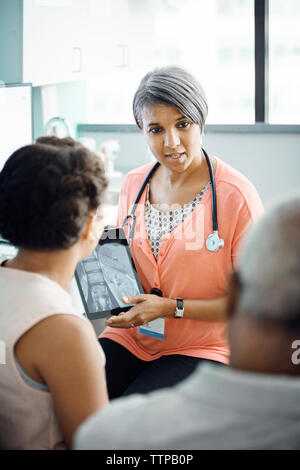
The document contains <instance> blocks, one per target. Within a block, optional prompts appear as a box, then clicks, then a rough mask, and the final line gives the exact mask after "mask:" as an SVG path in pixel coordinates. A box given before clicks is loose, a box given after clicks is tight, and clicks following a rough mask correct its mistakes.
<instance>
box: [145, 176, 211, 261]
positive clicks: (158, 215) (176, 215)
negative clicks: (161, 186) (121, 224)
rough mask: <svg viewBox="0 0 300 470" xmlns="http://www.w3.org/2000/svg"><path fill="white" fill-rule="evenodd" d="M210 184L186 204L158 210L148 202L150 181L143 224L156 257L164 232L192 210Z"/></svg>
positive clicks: (167, 231) (173, 226)
mask: <svg viewBox="0 0 300 470" xmlns="http://www.w3.org/2000/svg"><path fill="white" fill-rule="evenodd" d="M209 186H210V182H209V183H208V184H207V185H206V186H205V188H203V189H202V190H201V191H200V193H199V194H197V196H196V197H195V198H194V199H193V200H192V201H191V202H188V203H187V204H184V205H183V206H178V208H176V209H175V210H171V211H160V210H158V209H156V208H155V207H153V206H152V204H151V203H150V197H149V195H150V181H149V183H148V187H147V197H146V207H145V225H146V232H147V235H148V238H149V242H150V246H151V249H152V253H153V255H154V257H155V259H157V255H158V252H159V248H160V245H161V242H162V237H163V235H165V234H166V233H170V232H173V230H175V228H176V227H178V225H180V224H181V223H182V222H183V221H184V220H185V219H186V217H187V216H188V215H189V214H190V213H191V212H193V210H194V209H195V207H196V206H197V204H199V202H200V201H201V199H202V198H203V196H204V195H205V193H206V191H207V190H208V188H209Z"/></svg>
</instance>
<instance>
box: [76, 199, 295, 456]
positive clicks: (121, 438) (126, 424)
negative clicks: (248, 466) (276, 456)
mask: <svg viewBox="0 0 300 470" xmlns="http://www.w3.org/2000/svg"><path fill="white" fill-rule="evenodd" d="M228 317H229V324H228V334H229V342H230V347H231V357H230V366H229V367H218V366H216V365H200V366H199V368H198V369H197V370H196V372H195V373H194V374H193V375H192V376H191V377H190V378H188V379H186V380H185V381H184V382H182V383H181V384H179V385H177V386H176V387H174V388H172V389H164V390H162V391H157V392H153V393H151V394H149V395H137V394H136V395H132V396H130V397H128V398H121V399H118V400H115V401H113V403H112V404H110V405H109V406H107V407H106V408H104V409H102V410H100V411H99V412H97V413H96V414H94V415H92V416H91V417H89V418H88V419H87V420H86V422H85V423H84V424H83V425H82V426H81V427H80V428H79V431H78V432H77V434H76V437H75V441H74V447H75V448H76V449H164V450H167V449H175V450H177V449H299V448H300V406H299V403H300V193H299V192H298V193H297V194H293V195H292V196H290V197H289V198H286V199H284V200H281V201H277V203H276V204H275V205H274V206H273V207H272V208H270V210H269V211H268V212H266V215H265V216H264V217H263V218H262V219H261V220H260V222H258V223H257V225H255V227H253V229H252V231H251V232H250V234H249V236H248V237H246V240H245V242H244V244H243V245H242V250H241V253H240V260H239V268H238V270H237V272H235V273H233V274H232V276H231V282H230V293H229V296H228Z"/></svg>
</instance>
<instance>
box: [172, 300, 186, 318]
mask: <svg viewBox="0 0 300 470" xmlns="http://www.w3.org/2000/svg"><path fill="white" fill-rule="evenodd" d="M176 301H177V307H176V310H175V312H174V318H182V317H183V313H184V307H183V299H181V298H180V297H176Z"/></svg>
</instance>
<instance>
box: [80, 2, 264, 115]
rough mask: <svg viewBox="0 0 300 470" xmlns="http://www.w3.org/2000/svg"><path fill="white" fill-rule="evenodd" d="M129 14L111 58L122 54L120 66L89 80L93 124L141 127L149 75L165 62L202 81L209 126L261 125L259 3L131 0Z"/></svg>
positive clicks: (89, 108) (111, 67) (89, 110)
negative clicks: (136, 110) (135, 112)
mask: <svg viewBox="0 0 300 470" xmlns="http://www.w3.org/2000/svg"><path fill="white" fill-rule="evenodd" d="M123 3H124V2H123ZM141 3H142V5H143V8H141V6H139V5H141ZM127 14H128V19H129V20H128V21H129V23H128V21H126V20H125V19H124V28H125V29H126V28H128V24H130V27H129V30H126V31H125V29H124V41H123V42H122V34H120V30H118V37H119V38H120V39H119V45H118V46H114V51H112V54H111V56H114V54H115V52H116V50H118V52H119V54H121V55H122V58H121V60H120V63H119V65H116V66H113V65H112V66H110V67H109V68H108V70H106V71H105V72H104V73H100V74H99V75H97V76H95V77H93V78H91V79H89V80H88V82H87V91H88V121H89V122H90V123H100V124H101V123H102V124H133V123H134V120H133V116H132V99H133V95H134V92H135V90H136V88H137V86H138V84H139V82H140V80H141V78H142V77H143V76H144V75H145V74H146V73H147V72H148V71H150V70H152V69H153V68H154V67H159V66H163V65H181V66H183V67H185V68H187V69H188V70H189V71H190V72H192V73H193V74H194V75H195V76H196V77H197V78H198V79H199V81H200V83H201V84H202V85H203V87H204V89H205V91H206V94H207V98H208V106H209V114H208V119H207V123H209V124H253V123H254V121H255V113H254V92H255V90H254V87H255V83H254V81H255V74H254V0H209V1H207V0H185V1H184V2H183V1H181V0H180V1H178V0H150V1H149V0H143V2H136V1H135V0H128V2H127ZM124 15H125V10H124ZM119 26H120V25H119ZM122 44H127V45H128V49H127V48H126V46H121V47H120V45H122ZM120 65H121V66H120Z"/></svg>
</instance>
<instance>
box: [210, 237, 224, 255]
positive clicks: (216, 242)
mask: <svg viewBox="0 0 300 470" xmlns="http://www.w3.org/2000/svg"><path fill="white" fill-rule="evenodd" d="M223 246H224V240H222V238H220V237H219V234H218V232H213V233H211V234H210V235H209V236H208V237H207V239H206V248H207V249H208V251H211V252H214V251H218V250H220V249H221V248H223Z"/></svg>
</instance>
